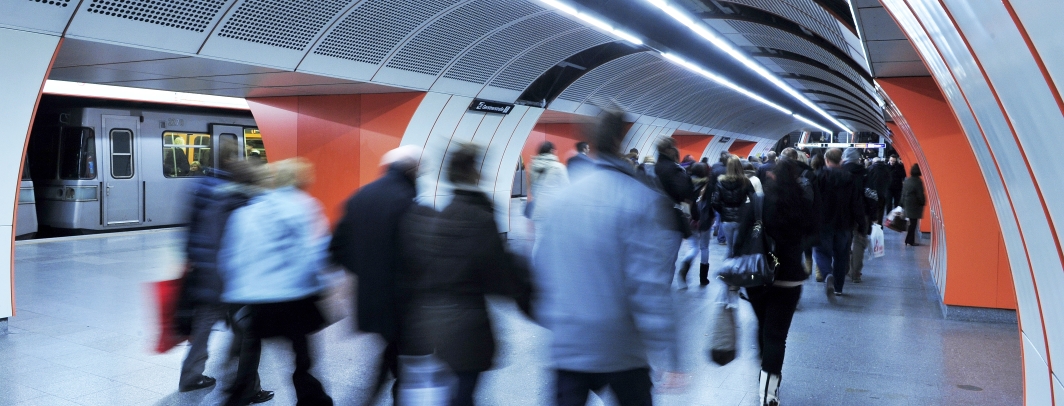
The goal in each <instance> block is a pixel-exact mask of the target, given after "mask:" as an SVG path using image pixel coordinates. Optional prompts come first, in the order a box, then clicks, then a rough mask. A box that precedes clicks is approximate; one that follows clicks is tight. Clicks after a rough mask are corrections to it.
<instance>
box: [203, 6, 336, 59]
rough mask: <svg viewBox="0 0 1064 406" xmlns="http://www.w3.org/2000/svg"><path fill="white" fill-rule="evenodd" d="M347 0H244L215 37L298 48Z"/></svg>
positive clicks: (316, 32)
mask: <svg viewBox="0 0 1064 406" xmlns="http://www.w3.org/2000/svg"><path fill="white" fill-rule="evenodd" d="M347 3H348V2H347V0H313V1H311V0H303V1H300V0H247V1H244V2H242V3H240V6H238V7H237V8H236V11H235V12H234V13H233V16H232V17H230V18H229V20H228V21H226V22H225V25H224V26H223V27H222V29H221V30H220V31H219V32H218V36H219V37H225V38H232V39H238V40H243V41H248V42H254V43H258V44H263V45H271V46H275V47H281V48H288V49H295V50H302V49H305V48H306V47H307V45H308V44H310V41H311V40H313V39H314V38H315V37H316V36H317V35H318V32H320V31H321V28H322V27H324V26H325V24H327V23H328V22H329V21H330V20H332V18H333V16H335V15H336V14H337V13H339V12H340V10H341V9H343V7H344V6H345V5H347Z"/></svg>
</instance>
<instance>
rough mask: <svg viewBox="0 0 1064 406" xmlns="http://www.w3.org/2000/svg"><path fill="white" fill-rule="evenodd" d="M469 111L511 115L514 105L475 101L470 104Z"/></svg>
mask: <svg viewBox="0 0 1064 406" xmlns="http://www.w3.org/2000/svg"><path fill="white" fill-rule="evenodd" d="M469 109H470V110H472V111H481V112H485V113H496V114H510V111H511V110H513V109H514V105H513V104H510V103H500V102H494V101H490V100H480V99H473V102H472V103H469Z"/></svg>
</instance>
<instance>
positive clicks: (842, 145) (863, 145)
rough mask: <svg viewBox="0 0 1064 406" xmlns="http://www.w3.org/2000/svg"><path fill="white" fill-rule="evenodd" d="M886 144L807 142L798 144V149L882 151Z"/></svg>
mask: <svg viewBox="0 0 1064 406" xmlns="http://www.w3.org/2000/svg"><path fill="white" fill-rule="evenodd" d="M886 147H887V144H882V143H846V142H809V143H799V144H798V148H872V149H883V148H886Z"/></svg>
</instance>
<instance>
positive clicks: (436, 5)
mask: <svg viewBox="0 0 1064 406" xmlns="http://www.w3.org/2000/svg"><path fill="white" fill-rule="evenodd" d="M457 2H458V0H436V1H424V0H368V1H365V2H363V3H362V4H359V5H358V7H355V9H354V10H352V11H351V13H350V14H348V15H347V17H344V19H343V21H341V22H340V24H339V25H338V26H337V27H336V29H334V30H332V31H331V32H329V35H327V36H326V37H325V39H324V40H322V41H321V44H319V45H318V47H317V49H315V50H314V53H315V54H317V55H323V56H331V57H333V58H340V59H347V60H350V61H357V62H364V63H370V64H374V65H378V64H380V63H381V61H383V60H384V57H386V56H388V53H389V52H391V50H392V49H393V48H395V46H396V44H398V43H399V41H402V40H403V38H405V37H406V36H407V35H408V34H409V33H410V32H411V31H413V30H414V29H415V28H417V27H418V26H419V25H421V24H423V23H424V22H425V21H426V20H428V19H429V18H432V16H434V15H436V14H438V13H440V12H441V11H443V10H444V9H446V8H447V7H450V6H452V5H454V4H455V3H457Z"/></svg>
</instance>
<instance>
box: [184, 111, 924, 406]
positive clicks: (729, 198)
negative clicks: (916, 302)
mask: <svg viewBox="0 0 1064 406" xmlns="http://www.w3.org/2000/svg"><path fill="white" fill-rule="evenodd" d="M621 117H622V116H621V115H620V114H618V113H606V114H604V116H603V118H602V121H601V122H600V123H599V124H598V125H597V126H596V127H594V130H593V131H591V132H590V133H589V134H588V139H587V142H580V143H578V144H577V145H576V150H577V153H576V155H574V156H572V157H571V158H569V159H568V160H567V162H566V164H562V162H561V161H560V160H559V158H558V152H557V149H556V147H555V146H554V145H553V144H552V143H549V142H545V143H543V144H542V145H541V146H540V147H539V150H538V154H537V155H536V156H535V157H534V158H533V159H532V163H531V166H530V169H531V172H530V175H531V197H530V200H529V204H530V205H531V207H530V211H529V214H530V218H531V219H532V221H533V224H534V232H535V243H534V246H533V250H532V254H531V256H530V257H528V258H526V257H524V256H521V255H517V254H514V253H512V252H511V251H510V250H509V247H508V246H507V244H506V240H505V238H504V237H501V236H500V233H499V225H498V224H496V220H495V210H494V203H493V201H492V198H491V197H490V196H489V195H488V194H486V193H485V192H484V191H482V190H480V188H479V187H478V186H477V185H478V184H479V183H480V177H481V174H480V168H481V160H482V158H483V153H484V151H483V149H482V148H481V147H480V146H477V145H474V144H461V143H459V144H454V145H452V146H451V147H449V150H448V153H447V155H446V162H445V166H444V174H443V179H446V180H447V182H448V183H449V185H450V186H451V187H453V190H454V193H453V198H452V199H451V201H450V202H449V203H447V204H446V205H444V206H442V207H438V208H433V207H429V206H425V205H421V204H419V203H418V202H417V201H416V196H417V195H418V188H417V178H418V176H419V162H420V160H421V156H422V151H421V149H420V148H418V147H414V146H402V147H399V148H397V149H395V150H392V151H389V152H388V153H386V154H385V155H384V157H383V158H382V160H381V166H382V169H383V174H382V176H381V177H380V178H379V179H377V180H376V181H374V182H372V183H369V184H367V185H365V186H363V187H362V188H360V189H359V190H358V191H357V192H356V193H355V194H354V195H352V196H351V197H350V198H349V199H348V200H347V202H346V205H345V207H344V215H343V217H342V218H341V219H340V220H339V222H338V223H337V224H336V226H335V229H334V230H333V231H332V233H331V235H330V232H329V228H328V222H327V220H326V219H325V217H324V215H323V212H322V208H321V205H320V204H319V203H318V201H317V200H315V199H314V198H313V197H311V196H310V195H309V194H308V193H307V192H306V190H307V189H308V187H309V186H310V185H311V184H312V183H313V180H314V173H313V168H312V167H311V165H310V164H309V163H307V162H306V161H303V160H300V159H290V160H285V161H280V162H276V163H271V164H265V163H262V162H258V161H257V160H255V159H251V160H247V161H241V160H238V159H236V156H237V154H236V151H224V150H223V151H220V154H219V155H220V156H221V157H223V158H222V159H221V160H220V162H219V166H218V168H217V170H215V171H214V176H211V177H206V178H203V179H202V181H201V182H200V183H199V184H198V186H197V188H196V190H195V192H194V204H193V206H192V207H193V209H192V213H191V220H190V226H189V238H188V244H187V247H186V253H187V258H188V263H189V269H190V270H189V272H188V274H187V276H186V278H185V287H184V289H185V290H186V291H187V292H188V295H189V296H188V297H189V298H190V300H191V301H192V303H194V306H192V307H191V315H192V317H191V320H192V323H191V336H190V337H191V338H190V342H191V346H190V348H189V352H188V355H187V357H186V359H185V362H184V364H183V365H182V369H181V377H180V382H179V389H180V390H181V391H192V390H198V389H202V388H207V387H211V386H213V385H215V384H216V380H215V379H214V378H211V377H207V376H205V375H204V374H203V373H204V365H205V362H206V359H207V354H208V351H207V342H208V337H209V334H210V332H211V329H212V326H214V325H215V324H216V323H218V322H220V321H226V322H227V323H228V324H229V326H230V327H231V329H232V331H233V333H234V340H233V341H232V344H231V346H230V348H229V349H228V350H227V351H226V353H227V354H228V356H229V357H230V358H231V359H235V360H237V370H236V373H235V375H234V377H233V378H232V379H231V380H230V381H229V382H228V384H227V385H226V387H225V388H224V391H225V394H226V400H225V404H227V405H247V404H253V403H262V402H265V401H268V400H270V399H271V398H272V397H273V392H270V391H267V390H263V389H262V388H261V385H260V382H259V378H258V368H259V359H260V357H261V353H262V340H263V339H267V338H281V339H284V340H286V341H288V342H289V343H290V344H291V348H292V352H293V355H294V356H293V359H294V370H293V374H292V384H293V387H294V388H295V392H296V397H297V402H298V404H300V405H331V404H332V399H331V398H330V396H329V395H328V394H327V393H326V391H325V389H324V388H323V386H322V384H321V383H320V382H319V381H318V380H317V379H316V378H315V377H314V376H313V375H312V374H311V368H312V364H313V357H312V355H311V346H310V343H309V340H308V336H309V335H310V334H313V333H314V332H317V331H318V330H320V329H322V328H324V327H325V325H326V323H327V322H326V319H325V317H324V316H323V314H322V312H321V310H319V304H320V303H319V302H320V301H321V300H322V295H323V292H324V291H325V290H326V288H327V282H326V281H328V280H330V279H334V278H330V277H329V273H330V272H332V271H331V270H334V269H340V268H342V269H346V270H347V271H348V272H350V273H351V274H353V275H354V276H355V277H356V278H357V291H356V292H354V299H355V300H354V301H353V304H354V305H355V308H356V311H355V319H356V324H357V328H358V329H359V330H360V331H363V332H368V333H374V334H377V335H379V336H380V337H381V338H382V339H383V341H384V350H383V351H382V353H381V354H380V359H379V362H378V363H377V365H379V367H378V368H377V370H376V371H375V373H374V377H373V384H372V387H371V393H369V394H368V395H367V396H366V399H365V401H366V403H367V404H373V403H375V402H376V401H377V399H378V398H380V397H381V396H383V395H384V394H385V393H386V392H385V390H386V389H387V388H388V387H389V384H390V383H391V386H390V388H391V396H392V398H393V399H396V400H398V399H402V397H403V396H406V394H404V392H403V390H402V388H403V387H404V384H408V382H404V380H405V379H407V378H405V377H406V376H407V375H406V374H404V371H403V370H404V365H405V364H406V363H407V362H413V361H414V360H420V359H429V358H431V359H433V360H435V361H437V362H438V363H439V364H441V365H443V366H445V367H446V369H447V371H449V373H450V374H452V375H453V376H454V381H453V384H451V385H450V390H449V391H448V396H449V401H448V404H451V405H472V404H474V397H473V393H474V391H475V389H476V387H477V384H478V382H479V381H480V376H481V374H482V373H483V372H484V371H487V370H489V369H491V368H492V367H493V365H494V355H495V348H496V338H495V336H494V333H493V323H492V318H491V316H490V312H489V310H488V304H487V300H486V296H487V295H498V296H503V297H508V298H510V299H512V300H513V301H514V302H515V303H516V304H517V307H518V308H519V309H520V310H521V311H522V312H523V313H524V314H525V315H526V316H528V317H529V318H530V319H532V320H534V321H535V322H536V323H538V324H540V325H542V326H544V327H546V328H547V329H549V330H550V331H551V332H552V339H551V344H550V347H551V350H550V354H551V365H552V368H553V375H554V383H555V388H554V396H553V399H554V401H555V402H556V404H558V405H565V406H569V405H573V406H576V405H584V404H585V403H586V402H587V399H588V396H589V394H590V393H591V392H596V393H601V392H602V391H604V390H607V389H609V390H611V391H612V392H613V394H614V396H615V397H616V399H617V400H618V402H619V403H620V404H622V405H650V404H652V391H651V389H652V387H654V386H657V387H658V389H659V390H662V391H677V390H681V389H683V388H684V387H685V386H686V385H687V380H688V377H687V374H686V373H685V371H684V366H683V365H684V364H683V362H681V359H680V354H679V352H678V349H679V345H678V342H677V340H678V335H677V324H678V315H677V309H676V308H675V304H674V299H673V294H674V291H673V289H672V286H673V284H674V282H678V285H679V289H681V290H686V289H688V284H687V277H688V273H689V271H690V268H692V267H693V265H694V263H695V260H696V259H698V265H699V272H698V285H699V286H700V287H702V288H704V287H706V286H708V285H710V283H711V280H712V279H713V275H712V272H711V266H710V263H709V245H710V241H711V240H712V239H713V237H714V236H716V237H717V238H718V242H719V243H721V244H723V245H725V246H726V252H725V256H729V257H730V256H736V255H738V252H737V248H736V246H737V244H739V243H740V241H741V240H742V237H741V235H743V234H744V233H747V232H749V230H748V229H749V228H750V227H751V226H752V223H753V221H752V220H751V219H752V218H756V219H757V220H756V223H757V225H756V226H757V227H759V228H763V230H764V231H765V233H766V235H767V236H768V237H770V238H771V240H772V241H773V245H772V253H773V254H774V256H775V258H776V259H777V261H778V263H777V265H776V267H775V278H774V281H773V282H772V283H770V284H768V285H765V286H756V287H746V288H745V293H744V297H745V298H746V299H747V300H748V301H749V303H750V305H751V307H752V309H753V311H754V314H755V315H756V317H757V321H758V335H757V337H758V344H759V348H760V351H761V352H760V355H761V374H760V376H759V379H758V384H759V386H758V388H759V389H758V390H759V394H760V398H761V404H763V405H778V404H779V398H778V390H779V386H780V382H781V374H782V369H783V359H784V352H785V348H786V340H787V335H788V331H789V329H790V325H791V321H792V320H793V317H794V314H795V311H796V309H797V306H798V302H799V299H800V297H801V294H802V287H803V284H804V281H805V280H806V279H808V278H809V276H810V275H811V274H815V275H816V280H817V281H818V282H824V291H825V294H826V296H827V300H828V301H830V302H831V303H835V301H836V300H838V299H837V298H838V297H839V296H842V295H843V288H844V286H845V283H844V282H845V279H846V277H847V276H849V277H850V280H851V281H852V282H854V283H860V282H861V277H862V268H863V257H864V249H865V247H866V246H867V245H868V241H869V239H868V236H869V234H870V232H871V229H872V225H873V224H882V223H883V216H884V213H885V212H886V211H889V210H890V209H892V208H893V207H895V204H896V203H897V204H898V205H900V206H902V207H903V209H904V211H905V215H906V216H907V217H908V218H909V219H910V222H909V229H908V231H909V233H908V236H907V238H906V244H908V245H916V244H917V242H916V240H915V233H916V231H915V230H917V225H916V224H917V223H918V219H920V217H921V213H922V211H923V207H924V205H925V204H926V202H925V201H926V198H925V196H924V192H923V185H922V183H921V181H920V170H919V167H918V166H916V165H913V167H912V169H911V171H910V176H909V177H907V178H906V177H905V173H904V168H902V167H901V165H902V164H901V162H900V161H899V160H898V159H897V157H891V158H890V161H889V163H884V162H883V160H882V159H881V158H875V159H872V160H866V159H865V158H864V157H862V156H861V153H860V151H858V150H856V149H847V150H845V151H844V150H840V149H829V150H826V151H824V152H823V153H822V154H815V155H813V156H811V157H810V156H809V155H807V154H806V153H805V152H804V151H798V150H795V149H793V148H786V149H784V150H782V151H781V152H780V154H779V157H777V155H776V153H775V152H769V153H767V154H765V156H764V157H763V159H758V158H757V157H754V156H751V157H748V158H747V159H741V158H739V157H737V156H734V155H730V154H728V153H722V154H721V155H720V156H719V157H717V161H716V162H714V163H712V164H710V163H709V162H708V159H706V158H702V160H701V161H697V160H696V159H695V158H694V157H692V156H690V155H687V156H684V157H683V158H682V159H681V158H680V150H679V148H678V147H677V145H676V143H675V141H674V140H673V139H672V138H663V139H661V140H659V141H658V142H657V143H656V144H655V148H654V154H653V156H648V157H647V159H644V160H643V162H642V163H639V162H637V161H638V157H639V153H638V151H636V150H632V151H629V152H628V153H627V154H625V153H624V152H622V149H621V143H622V140H623V138H624V131H623V128H624V125H623V123H622V121H621ZM899 168H901V169H902V170H901V178H900V179H899V178H898V173H899V172H898V170H899ZM896 186H897V187H896ZM755 202H757V204H755ZM753 210H759V212H757V215H756V217H753V216H752V214H751V212H752V211H753ZM622 219H623V221H621V220H622ZM684 241H687V245H688V247H689V248H688V249H687V250H686V251H685V252H681V247H682V245H683V242H684ZM677 261H678V262H679V264H680V265H679V269H677V268H676V263H677ZM733 290H734V289H733ZM707 322H708V321H707ZM651 354H654V356H651ZM652 359H653V367H654V371H655V372H653V373H652V371H651V364H652V361H651V360H652ZM652 375H654V376H656V377H657V378H658V380H657V382H656V383H652V379H651V376H652Z"/></svg>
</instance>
